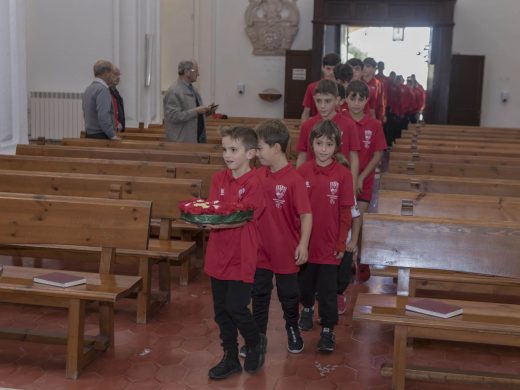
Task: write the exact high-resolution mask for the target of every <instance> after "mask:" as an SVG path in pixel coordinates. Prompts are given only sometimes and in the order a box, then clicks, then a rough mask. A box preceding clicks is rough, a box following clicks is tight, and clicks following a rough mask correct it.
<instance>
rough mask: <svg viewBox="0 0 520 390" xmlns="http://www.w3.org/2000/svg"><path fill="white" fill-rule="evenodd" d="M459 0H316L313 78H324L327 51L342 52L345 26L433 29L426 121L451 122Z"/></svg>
mask: <svg viewBox="0 0 520 390" xmlns="http://www.w3.org/2000/svg"><path fill="white" fill-rule="evenodd" d="M455 2H456V0H378V1H368V0H343V1H341V0H315V2H314V18H313V25H314V26H313V45H312V69H311V73H312V78H313V79H315V80H317V79H319V78H320V69H321V58H322V56H323V54H324V53H325V52H326V51H331V48H334V51H337V52H338V53H339V50H340V39H339V37H340V29H341V26H342V25H350V26H380V27H431V28H432V40H431V41H432V42H431V59H430V67H431V71H430V73H431V75H430V78H431V81H430V85H429V90H428V106H427V108H426V112H425V119H426V121H427V122H429V123H447V120H448V98H449V78H450V63H451V46H452V37H453V11H454V7H455Z"/></svg>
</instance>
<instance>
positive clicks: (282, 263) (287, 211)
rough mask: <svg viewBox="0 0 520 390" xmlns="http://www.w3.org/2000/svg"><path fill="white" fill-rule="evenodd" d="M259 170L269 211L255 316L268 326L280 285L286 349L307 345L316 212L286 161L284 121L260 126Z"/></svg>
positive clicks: (262, 238) (263, 227)
mask: <svg viewBox="0 0 520 390" xmlns="http://www.w3.org/2000/svg"><path fill="white" fill-rule="evenodd" d="M256 131H257V134H258V139H259V142H258V158H259V160H260V163H261V164H262V165H263V167H262V168H261V169H259V170H258V174H259V176H260V178H261V181H262V190H260V192H262V191H263V195H264V199H265V212H264V214H263V215H262V217H261V218H260V220H259V231H260V250H259V252H258V263H257V266H256V273H255V281H254V284H253V316H254V318H255V320H256V323H257V324H258V327H259V328H260V332H262V333H265V332H266V330H267V322H268V314H269V303H270V301H271V292H272V290H273V275H275V276H276V290H277V293H278V299H279V300H280V303H281V304H282V310H283V316H284V319H285V329H286V330H287V337H288V341H287V349H288V350H289V352H291V353H299V352H301V351H302V350H303V347H304V345H303V340H302V338H301V335H300V330H299V329H298V312H299V301H298V293H299V292H298V271H299V270H300V265H302V264H304V263H305V262H306V261H307V256H308V246H309V237H310V235H311V228H312V214H311V207H310V204H309V197H308V195H307V191H306V189H305V183H304V181H303V178H302V177H301V176H300V175H299V174H298V173H297V172H296V170H295V169H294V167H293V166H292V165H291V164H289V163H288V162H287V158H286V157H285V151H286V149H287V144H288V142H289V130H288V129H287V126H285V124H284V123H283V122H282V121H279V120H271V121H267V122H264V123H261V124H260V125H259V126H258V127H257V129H256Z"/></svg>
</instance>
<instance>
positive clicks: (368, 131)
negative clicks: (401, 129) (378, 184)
mask: <svg viewBox="0 0 520 390" xmlns="http://www.w3.org/2000/svg"><path fill="white" fill-rule="evenodd" d="M348 115H349V116H350V114H348ZM350 119H352V122H354V125H355V126H356V132H357V135H358V137H359V143H360V144H361V149H360V150H359V152H358V158H359V173H361V172H363V170H364V169H365V167H366V166H367V165H368V163H369V162H370V160H371V159H372V157H373V156H374V153H375V152H378V151H382V150H385V149H386V148H387V145H386V140H385V134H384V132H383V127H382V126H381V122H379V121H378V120H377V119H374V118H372V117H371V116H370V115H365V116H364V117H363V118H362V119H361V120H360V121H359V122H358V121H356V120H354V119H353V118H352V117H350ZM375 175H376V172H375V169H374V170H372V172H370V174H369V175H368V176H367V177H366V178H365V180H364V181H363V192H362V193H361V194H360V195H358V199H361V200H366V201H370V199H371V198H372V187H373V186H374V178H375Z"/></svg>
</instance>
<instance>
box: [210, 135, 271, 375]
mask: <svg viewBox="0 0 520 390" xmlns="http://www.w3.org/2000/svg"><path fill="white" fill-rule="evenodd" d="M257 144H258V138H257V136H256V133H255V131H254V130H253V129H251V128H248V127H232V128H229V129H226V130H224V132H223V133H222V148H223V157H224V162H225V163H226V165H227V167H228V168H227V169H225V170H223V171H220V172H217V173H215V174H214V175H213V177H212V178H211V189H210V194H209V198H208V200H210V201H215V200H220V201H223V202H240V203H244V204H246V205H251V206H254V208H255V210H254V216H253V220H251V221H249V222H245V223H242V224H236V225H209V226H208V227H209V228H210V229H211V232H210V234H209V241H208V245H207V249H206V259H205V265H204V270H205V271H206V273H207V274H208V275H209V276H210V277H211V290H212V293H213V307H214V310H215V322H216V323H217V324H218V327H219V330H220V339H221V340H222V347H223V349H224V357H223V358H222V360H221V361H220V362H219V363H218V364H217V365H216V366H215V367H213V368H211V369H210V370H209V373H208V375H209V377H210V378H211V379H224V378H227V377H228V376H230V375H232V374H234V373H237V372H240V371H242V366H241V365H240V361H239V359H238V344H237V336H238V331H240V334H241V335H242V337H244V339H245V342H246V349H247V358H246V360H245V361H244V369H245V371H246V372H248V373H255V372H257V371H258V370H259V369H260V368H261V367H262V365H263V363H264V357H265V350H266V346H267V339H266V337H265V334H264V333H265V332H264V333H260V331H259V329H258V326H257V324H256V322H255V320H254V319H253V316H252V314H251V312H250V310H249V308H248V305H249V303H250V301H251V289H252V285H253V280H254V274H255V270H256V262H257V252H258V245H259V235H258V219H259V217H260V216H261V214H262V213H263V212H264V208H265V202H264V198H263V196H262V187H261V183H260V179H259V177H258V175H257V173H256V170H252V169H251V167H250V161H251V159H253V158H254V157H255V155H256V148H257Z"/></svg>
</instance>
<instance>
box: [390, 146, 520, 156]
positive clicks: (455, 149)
mask: <svg viewBox="0 0 520 390" xmlns="http://www.w3.org/2000/svg"><path fill="white" fill-rule="evenodd" d="M392 152H397V153H411V152H416V153H419V154H450V155H465V156H497V157H515V158H519V157H520V149H519V148H503V147H502V144H500V145H498V144H496V145H490V146H489V147H487V146H486V145H482V146H467V147H466V146H463V145H453V146H449V145H440V146H437V145H422V144H418V145H417V148H412V147H411V146H410V145H399V144H396V145H394V146H392Z"/></svg>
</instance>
